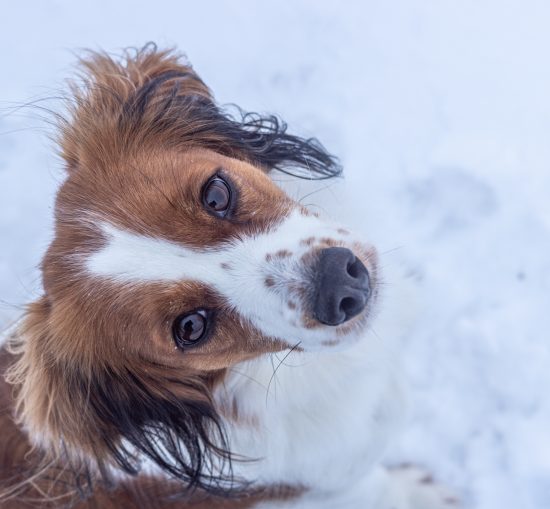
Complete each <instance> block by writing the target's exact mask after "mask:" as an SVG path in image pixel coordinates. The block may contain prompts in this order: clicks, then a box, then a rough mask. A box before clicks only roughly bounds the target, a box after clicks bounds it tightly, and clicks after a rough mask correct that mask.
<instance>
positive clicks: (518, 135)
mask: <svg viewBox="0 0 550 509" xmlns="http://www.w3.org/2000/svg"><path fill="white" fill-rule="evenodd" d="M114 4H115V3H114V2H107V1H105V0H101V1H94V2H91V1H87V2H78V3H77V2H70V1H68V0H56V1H51V2H38V1H35V2H30V3H29V2H19V3H16V2H11V3H9V5H8V4H6V5H4V6H3V8H2V21H1V27H2V30H1V31H0V47H1V48H2V50H1V51H0V69H1V71H0V72H1V79H0V239H1V250H0V321H4V322H5V321H8V320H10V319H12V318H13V317H15V316H16V315H17V313H18V307H19V306H20V305H21V304H23V303H24V302H26V301H28V300H29V299H31V298H33V297H35V296H37V295H39V293H40V280H39V273H38V270H37V268H36V267H37V265H38V263H39V261H40V257H41V254H42V253H43V251H44V249H45V247H46V246H47V244H48V241H49V239H50V237H51V226H52V219H51V214H52V204H53V198H54V194H55V189H56V187H57V185H58V184H59V182H60V181H61V180H62V178H63V173H62V171H61V163H60V161H59V160H58V158H57V157H56V156H55V153H54V149H53V144H52V143H51V142H50V141H49V140H48V138H47V134H48V131H49V127H48V126H47V125H46V124H44V123H43V122H41V120H40V118H39V117H40V116H41V113H40V111H37V110H33V109H28V108H23V109H17V110H14V108H13V106H14V105H16V104H20V103H22V102H28V101H30V100H34V99H37V98H41V97H54V98H55V96H57V95H59V94H58V90H59V89H62V88H63V79H64V78H65V77H67V76H68V75H70V74H71V69H72V67H71V66H72V64H73V62H74V60H75V57H74V54H73V52H74V51H75V50H78V49H79V48H84V47H91V48H99V47H103V48H106V49H108V50H116V49H118V48H121V47H124V46H130V45H142V44H143V43H144V42H146V41H147V40H155V41H157V42H158V43H159V45H177V46H178V47H179V48H180V49H182V50H184V51H185V52H186V53H187V55H188V57H189V59H190V60H191V61H192V62H193V64H194V66H195V68H196V69H197V71H198V72H199V73H200V74H201V76H202V77H203V78H204V79H205V81H206V82H207V83H208V84H209V85H210V86H211V87H212V89H213V90H214V91H215V93H216V96H217V98H218V100H219V101H220V102H235V103H237V104H240V105H241V106H243V107H245V108H246V109H250V110H259V111H274V112H277V113H279V114H280V115H281V116H282V117H283V118H285V119H286V120H287V121H288V122H289V124H290V125H291V126H292V127H293V129H294V131H298V132H300V133H302V134H306V135H316V136H318V137H319V138H320V139H321V140H322V141H323V142H324V143H325V145H326V146H328V147H329V148H330V149H331V150H332V151H333V152H335V153H336V154H338V155H339V156H340V157H341V159H342V161H343V163H344V165H345V168H346V170H345V171H346V179H345V180H344V181H342V182H337V183H334V184H331V185H330V186H328V188H327V187H326V184H323V185H317V186H316V187H314V189H317V190H318V192H316V193H315V194H312V195H310V196H308V197H307V199H305V202H306V203H309V204H312V206H317V207H319V208H321V209H322V210H323V211H324V212H326V213H328V214H330V215H333V216H335V217H336V218H337V219H339V220H341V221H343V222H344V223H348V224H349V225H350V226H352V227H355V228H356V229H357V230H359V231H361V232H364V234H365V236H366V237H368V238H369V239H370V240H372V241H374V242H375V243H376V244H377V246H378V247H379V249H380V251H381V252H382V253H384V255H383V260H384V264H385V266H386V268H387V272H388V274H389V276H388V285H387V287H386V288H385V293H386V294H387V296H388V306H389V305H390V303H392V302H393V304H392V305H393V306H394V307H393V308H390V307H388V309H392V313H394V314H395V315H394V316H395V322H396V328H399V327H401V328H403V327H405V328H406V334H405V335H404V337H403V338H402V340H401V342H400V350H401V353H402V356H403V359H404V366H405V369H406V372H407V377H408V379H409V380H410V385H411V389H412V391H413V394H414V396H413V397H414V400H413V406H412V418H411V423H410V426H409V427H408V428H407V429H406V431H405V433H404V435H403V437H402V439H401V441H400V442H399V443H398V444H397V445H396V447H395V449H394V450H392V451H391V453H390V460H392V461H403V460H407V461H412V462H415V463H420V464H423V465H425V466H426V467H428V468H429V469H430V470H431V471H433V472H434V473H435V474H436V476H437V477H438V478H440V479H441V480H443V481H445V482H447V483H449V484H452V485H454V486H457V487H458V489H459V490H460V491H461V492H462V493H463V494H464V497H465V498H466V500H467V501H468V502H470V503H471V505H472V507H476V508H480V509H507V508H510V509H511V508H522V509H534V508H536V509H543V508H546V507H550V398H549V397H548V395H547V391H548V387H549V386H550V341H548V339H549V338H548V331H549V330H550V309H549V308H550V305H549V304H550V299H549V298H548V294H549V293H550V235H549V233H550V199H549V192H550V168H549V163H550V138H549V137H550V65H548V48H549V47H550V46H549V45H550V30H549V29H548V26H549V24H550V4H549V3H548V2H546V1H544V0H541V1H535V0H524V1H519V0H517V1H515V2H514V1H506V0H488V1H474V0H465V1H463V2H454V1H451V0H442V1H439V2H428V1H420V2H408V1H406V0H396V1H389V2H375V1H368V2H346V3H343V2H328V1H326V2H322V1H320V0H317V1H313V0H312V1H307V0H296V1H293V2H277V3H270V4H269V5H268V4H266V3H265V2H264V3H261V4H260V3H258V2H253V1H251V0H247V1H242V0H241V1H239V2H235V1H233V2H229V1H227V2H225V1H219V2H213V1H202V2H194V3H184V2H175V1H174V2H167V1H163V0H157V1H156V2H154V4H141V6H139V5H136V2H130V1H128V0H124V1H119V2H116V5H114ZM144 5H146V6H144ZM31 7H32V8H31ZM45 104H47V105H48V106H54V107H55V105H56V102H55V99H52V100H50V101H47V102H46V103H45ZM290 189H291V192H292V193H293V194H294V195H295V196H296V197H301V196H303V195H305V194H307V193H308V192H310V191H311V189H313V188H312V187H311V186H308V185H306V184H304V183H302V182H300V183H298V184H296V183H295V184H293V185H292V187H290ZM393 273H401V274H404V279H403V278H402V279H403V280H402V281H401V282H399V279H398V278H396V279H395V281H396V282H395V283H394V282H393V279H392V276H391V274H393ZM398 326H399V327H398Z"/></svg>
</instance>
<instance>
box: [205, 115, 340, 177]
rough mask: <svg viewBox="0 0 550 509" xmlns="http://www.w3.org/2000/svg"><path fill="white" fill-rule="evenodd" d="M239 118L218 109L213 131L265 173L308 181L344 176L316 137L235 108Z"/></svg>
mask: <svg viewBox="0 0 550 509" xmlns="http://www.w3.org/2000/svg"><path fill="white" fill-rule="evenodd" d="M234 108H235V109H236V111H237V116H233V115H231V114H230V113H229V112H227V111H223V110H221V109H220V108H217V107H216V110H217V115H218V118H219V120H218V123H217V125H215V126H214V129H215V130H216V131H218V132H219V133H220V134H221V135H222V136H225V137H226V138H227V139H228V140H230V141H229V142H230V144H231V145H232V146H233V147H234V150H237V151H239V152H240V153H241V154H242V155H243V157H244V158H245V159H248V160H250V161H251V162H253V163H256V164H258V165H260V166H262V167H263V168H265V169H266V170H268V171H269V170H278V171H281V172H283V173H286V174H288V175H292V176H295V177H298V178H301V179H306V180H323V179H329V178H333V177H337V176H339V175H340V174H341V173H342V167H341V166H340V164H339V162H338V160H337V159H336V158H335V157H334V156H332V155H331V154H329V153H328V152H327V150H326V149H325V148H324V147H323V145H322V144H321V143H320V142H319V140H317V138H307V139H306V138H301V137H299V136H296V135H293V134H289V133H287V124H286V122H284V121H282V120H281V119H280V118H278V117H277V116H276V115H261V114H259V113H254V112H245V111H243V110H241V109H240V108H238V107H236V106H234Z"/></svg>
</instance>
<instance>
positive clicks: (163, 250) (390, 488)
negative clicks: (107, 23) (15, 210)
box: [0, 45, 457, 509]
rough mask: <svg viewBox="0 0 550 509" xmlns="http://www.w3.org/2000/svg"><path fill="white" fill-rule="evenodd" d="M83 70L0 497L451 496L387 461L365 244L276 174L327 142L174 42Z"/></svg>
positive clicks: (382, 506) (6, 358)
mask: <svg viewBox="0 0 550 509" xmlns="http://www.w3.org/2000/svg"><path fill="white" fill-rule="evenodd" d="M81 69H82V70H83V74H82V75H81V78H80V80H79V81H76V82H73V83H72V85H71V94H72V95H71V97H70V99H69V101H68V107H67V112H66V114H64V115H63V116H62V115H58V131H59V138H58V139H59V147H60V153H61V156H62V159H63V161H64V165H65V168H66V179H65V181H64V182H63V184H62V185H61V187H60V189H59V191H58V193H57V199H56V203H55V231H54V236H53V241H52V242H51V245H50V246H49V248H48V250H47V252H46V254H45V256H44V258H43V261H42V265H41V270H42V276H43V296H42V297H41V298H40V299H39V300H37V301H36V302H33V303H32V304H30V305H29V306H28V308H27V310H26V312H25V314H24V316H23V318H22V319H21V321H20V322H18V323H17V324H16V325H15V326H14V327H13V328H12V330H11V331H10V332H9V333H8V334H7V335H8V338H7V345H6V346H5V348H4V349H3V350H2V354H1V357H0V365H1V366H0V367H1V369H2V373H4V375H5V376H4V381H3V384H2V385H1V386H0V388H1V392H0V401H1V403H2V409H3V413H2V414H0V426H1V429H2V430H3V431H2V436H1V438H0V451H2V456H1V462H0V469H1V471H0V472H1V475H0V476H1V479H2V491H1V495H0V497H1V498H0V500H1V501H2V502H1V503H2V507H6V508H15V507H17V508H22V507H36V506H38V507H65V506H67V507H69V506H70V507H78V508H88V507H99V508H111V507H113V508H167V507H179V508H182V507H193V508H230V509H233V508H235V509H237V508H255V509H259V508H262V509H268V508H286V509H298V508H303V509H307V508H321V509H322V508H330V509H334V508H349V509H359V508H370V509H445V508H450V507H453V506H456V505H457V501H456V499H454V498H453V497H451V496H449V494H448V493H447V491H446V490H444V489H443V488H441V487H440V486H439V485H437V484H436V483H434V482H433V481H432V480H431V478H429V477H426V475H425V474H424V473H423V472H422V471H421V470H419V469H416V468H412V467H405V466H401V467H394V468H385V467H383V466H380V461H381V458H382V455H383V452H384V450H385V448H386V446H387V444H388V443H389V441H390V437H391V436H392V434H393V433H394V431H395V430H397V429H398V427H399V423H400V421H401V420H402V417H403V398H402V392H401V389H400V383H399V375H400V373H399V372H398V370H394V369H392V359H391V356H390V354H389V352H388V350H387V348H386V345H385V344H384V343H383V342H382V341H380V340H377V339H376V338H374V336H372V335H369V334H368V329H369V327H370V325H371V322H372V320H373V314H374V311H375V310H376V308H377V304H378V303H377V301H378V294H379V286H380V275H379V262H378V255H377V252H376V249H375V248H374V247H373V246H371V245H369V244H368V243H366V242H365V241H364V240H363V239H361V238H358V237H357V236H356V235H354V234H353V233H352V232H350V231H349V230H348V229H347V228H345V227H343V226H341V225H338V224H334V223H331V222H329V221H326V220H324V219H322V218H320V217H319V216H318V214H316V213H314V212H312V211H310V210H308V209H307V208H305V207H304V206H302V205H301V204H300V203H298V202H296V201H295V200H293V199H291V198H290V197H289V196H288V195H287V194H285V193H284V192H283V191H282V190H281V188H280V187H278V186H277V185H276V184H275V183H274V181H273V180H272V178H271V175H272V173H273V172H275V171H279V172H285V173H289V174H292V175H295V176H298V177H302V178H308V179H325V178H333V177H336V176H338V175H340V172H341V167H340V166H339V164H338V161H337V159H336V158H334V157H333V156H332V155H330V154H329V153H328V152H327V151H326V150H325V149H324V147H323V146H322V145H321V144H320V143H319V142H318V141H317V140H316V139H303V138H300V137H298V136H294V135H292V134H289V133H288V132H287V126H286V124H285V123H283V122H282V121H280V120H279V119H278V118H277V117H275V116H262V115H259V114H255V113H244V112H242V111H241V110H236V112H233V113H231V112H229V111H228V110H227V109H224V108H222V107H220V106H219V105H217V104H216V102H215V101H214V99H213V96H212V93H211V92H210V90H209V89H208V87H207V86H206V85H205V84H204V83H203V81H202V80H201V79H200V77H199V76H198V75H197V74H196V72H195V71H194V70H193V69H192V67H191V66H190V65H189V64H188V63H187V62H185V61H184V60H183V58H182V57H181V56H180V55H178V54H177V53H176V52H175V51H173V50H167V51H161V50H159V49H157V48H156V47H155V46H154V45H147V46H146V47H144V48H142V49H140V50H127V51H126V52H125V54H124V56H123V57H122V58H118V59H117V58H112V57H110V56H109V55H107V54H106V53H90V54H89V55H87V57H86V58H84V59H83V60H82V62H81ZM289 365H290V366H289Z"/></svg>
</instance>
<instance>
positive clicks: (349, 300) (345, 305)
mask: <svg viewBox="0 0 550 509" xmlns="http://www.w3.org/2000/svg"><path fill="white" fill-rule="evenodd" d="M356 308H357V301H356V300H355V299H354V298H353V297H344V298H343V299H342V300H341V301H340V311H342V312H343V313H345V314H346V316H349V315H351V314H352V313H353V312H354V311H355V309H356Z"/></svg>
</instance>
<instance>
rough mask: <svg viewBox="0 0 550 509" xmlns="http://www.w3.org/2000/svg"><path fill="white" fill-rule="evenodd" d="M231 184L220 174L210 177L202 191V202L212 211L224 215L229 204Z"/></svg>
mask: <svg viewBox="0 0 550 509" xmlns="http://www.w3.org/2000/svg"><path fill="white" fill-rule="evenodd" d="M231 199H232V192H231V186H230V185H229V183H228V182H227V181H225V180H224V179H223V178H222V177H220V176H215V177H213V178H211V179H210V180H209V181H208V183H207V184H206V185H205V186H204V189H203V191H202V202H203V204H204V206H205V207H206V208H207V209H208V210H209V211H210V212H212V213H214V214H216V215H217V216H220V217H225V215H226V214H227V212H228V210H229V208H230V206H231Z"/></svg>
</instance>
